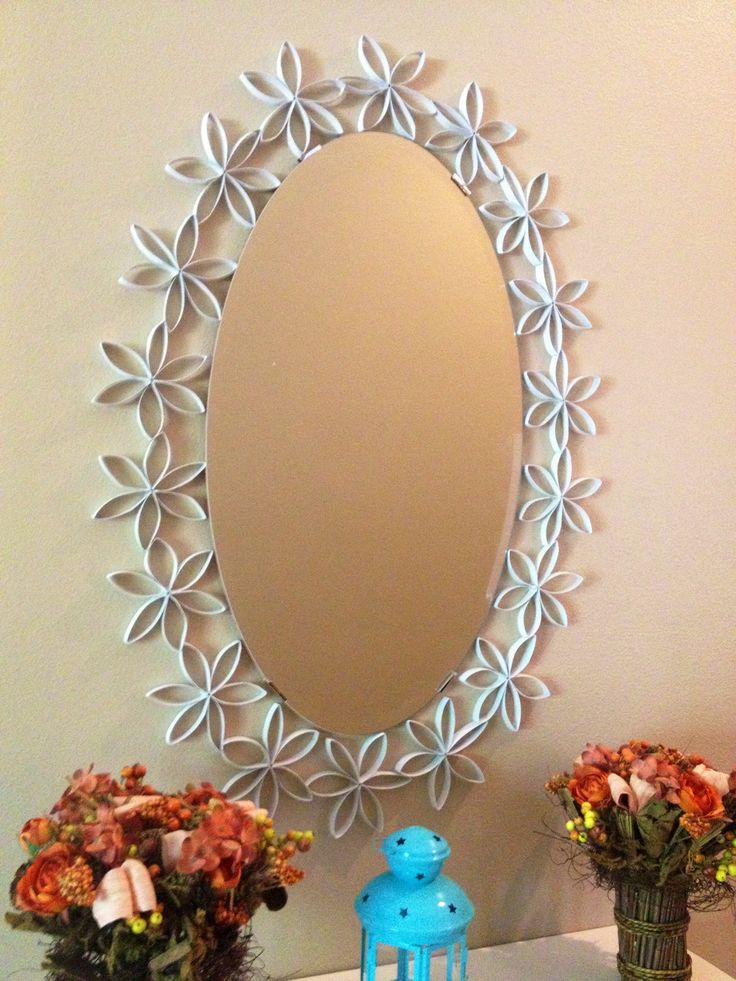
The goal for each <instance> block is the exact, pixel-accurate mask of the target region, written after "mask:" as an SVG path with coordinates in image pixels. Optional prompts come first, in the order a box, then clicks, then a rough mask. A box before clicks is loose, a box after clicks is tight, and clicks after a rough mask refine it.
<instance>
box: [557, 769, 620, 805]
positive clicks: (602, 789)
mask: <svg viewBox="0 0 736 981" xmlns="http://www.w3.org/2000/svg"><path fill="white" fill-rule="evenodd" d="M567 789H568V790H569V791H570V793H571V794H572V796H573V797H574V798H575V800H576V801H577V802H578V804H583V803H585V801H588V803H589V804H592V805H593V807H600V806H601V805H602V804H608V803H610V801H611V788H610V787H609V786H608V774H607V773H605V772H604V771H603V770H599V769H598V767H597V766H576V767H575V770H574V771H573V775H572V779H571V780H570V782H569V783H568V785H567Z"/></svg>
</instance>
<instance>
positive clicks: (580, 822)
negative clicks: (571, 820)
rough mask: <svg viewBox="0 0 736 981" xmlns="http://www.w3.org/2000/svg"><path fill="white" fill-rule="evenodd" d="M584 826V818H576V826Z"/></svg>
mask: <svg viewBox="0 0 736 981" xmlns="http://www.w3.org/2000/svg"><path fill="white" fill-rule="evenodd" d="M582 826H583V819H582V818H575V827H576V828H582Z"/></svg>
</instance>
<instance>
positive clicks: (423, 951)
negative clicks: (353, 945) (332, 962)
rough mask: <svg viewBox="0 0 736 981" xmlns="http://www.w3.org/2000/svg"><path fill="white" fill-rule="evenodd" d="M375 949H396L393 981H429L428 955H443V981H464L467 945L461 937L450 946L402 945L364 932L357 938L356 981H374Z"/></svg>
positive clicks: (376, 953)
mask: <svg viewBox="0 0 736 981" xmlns="http://www.w3.org/2000/svg"><path fill="white" fill-rule="evenodd" d="M379 946H383V947H393V948H394V949H395V950H396V954H397V974H396V981H430V976H429V970H430V964H431V960H432V955H433V954H439V953H440V952H444V953H445V957H446V961H447V967H446V974H445V978H446V981H467V973H466V971H467V964H468V945H467V942H466V939H465V934H463V935H462V936H460V937H458V938H457V939H456V940H454V941H453V942H451V943H444V944H407V945H402V944H396V943H394V942H388V943H386V941H385V940H381V939H380V937H378V936H376V934H374V933H372V932H370V931H368V930H365V929H364V930H363V931H362V935H361V948H360V981H376V967H377V963H378V948H379ZM410 967H413V971H410ZM456 968H457V971H456V970H455V969H456Z"/></svg>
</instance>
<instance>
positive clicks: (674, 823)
mask: <svg viewBox="0 0 736 981" xmlns="http://www.w3.org/2000/svg"><path fill="white" fill-rule="evenodd" d="M662 805H664V806H662ZM680 813H681V812H680V809H679V808H677V807H671V806H667V803H666V801H659V800H658V801H650V802H649V803H648V804H647V806H646V807H643V808H642V809H641V811H639V813H638V814H637V815H636V826H637V828H638V829H639V834H640V835H641V840H642V842H643V844H644V848H645V850H646V853H647V855H648V856H649V857H650V858H660V857H661V856H662V855H663V854H664V852H665V850H666V848H667V846H668V845H669V843H670V842H671V841H672V839H673V837H674V833H675V831H676V829H677V827H678V826H679V825H678V822H679V817H680Z"/></svg>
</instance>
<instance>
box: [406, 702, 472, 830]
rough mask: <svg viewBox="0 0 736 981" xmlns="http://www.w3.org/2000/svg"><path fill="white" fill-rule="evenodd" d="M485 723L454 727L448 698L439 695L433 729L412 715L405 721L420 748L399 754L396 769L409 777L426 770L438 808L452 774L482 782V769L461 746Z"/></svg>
mask: <svg viewBox="0 0 736 981" xmlns="http://www.w3.org/2000/svg"><path fill="white" fill-rule="evenodd" d="M486 725H487V723H486V722H482V721H477V720H476V721H474V722H469V723H467V725H464V726H462V727H461V728H460V729H456V725H455V706H454V704H453V702H452V699H450V698H447V697H445V698H442V699H440V702H439V704H438V706H437V710H436V712H435V716H434V729H430V727H429V726H427V725H425V724H424V723H423V722H417V721H416V720H415V719H409V721H408V722H406V723H405V726H406V730H407V732H408V733H409V735H410V736H411V737H412V739H413V740H414V742H416V743H418V744H419V746H421V749H420V750H419V751H418V752H414V753H407V754H406V755H404V756H402V757H401V759H400V760H399V761H398V763H397V764H396V770H397V771H398V772H399V773H404V774H407V775H408V776H410V777H421V776H423V775H424V774H428V790H429V799H430V801H431V803H432V806H433V807H434V808H435V810H437V811H439V810H440V809H441V808H442V807H444V805H445V802H446V801H447V797H448V795H449V793H450V787H451V785H452V778H453V776H455V777H458V778H459V779H460V780H468V781H469V782H470V783H483V780H484V777H483V771H482V770H481V768H480V767H479V766H478V764H477V763H476V762H475V761H474V760H471V759H470V757H469V756H464V755H463V750H465V749H467V748H468V746H470V745H471V744H472V743H474V742H475V740H476V739H477V738H478V736H480V734H481V733H482V732H483V731H484V730H485V728H486Z"/></svg>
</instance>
